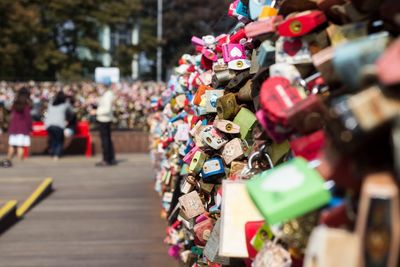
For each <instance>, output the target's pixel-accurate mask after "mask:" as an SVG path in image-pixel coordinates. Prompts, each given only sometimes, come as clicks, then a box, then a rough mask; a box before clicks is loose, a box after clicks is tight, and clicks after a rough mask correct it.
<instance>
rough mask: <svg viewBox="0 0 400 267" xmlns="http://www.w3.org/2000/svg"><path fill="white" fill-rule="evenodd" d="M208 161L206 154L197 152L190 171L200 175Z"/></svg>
mask: <svg viewBox="0 0 400 267" xmlns="http://www.w3.org/2000/svg"><path fill="white" fill-rule="evenodd" d="M206 159H207V155H206V154H205V153H204V152H202V151H197V152H196V153H194V156H193V159H192V161H191V162H190V166H189V170H190V171H191V172H193V173H199V172H200V171H201V168H202V167H203V164H204V162H205V161H206Z"/></svg>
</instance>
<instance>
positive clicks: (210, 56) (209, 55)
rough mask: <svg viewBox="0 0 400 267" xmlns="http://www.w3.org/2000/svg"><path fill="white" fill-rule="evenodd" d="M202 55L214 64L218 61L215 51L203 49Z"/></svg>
mask: <svg viewBox="0 0 400 267" xmlns="http://www.w3.org/2000/svg"><path fill="white" fill-rule="evenodd" d="M201 53H202V54H203V56H205V57H206V58H208V59H209V60H212V61H214V62H216V61H218V56H217V54H216V53H215V52H214V51H212V50H211V49H207V48H203V50H202V51H201Z"/></svg>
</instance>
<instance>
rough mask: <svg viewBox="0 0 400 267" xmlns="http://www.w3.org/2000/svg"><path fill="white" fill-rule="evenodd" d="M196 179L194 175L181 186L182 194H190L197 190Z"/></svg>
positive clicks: (189, 176) (188, 177) (187, 178)
mask: <svg viewBox="0 0 400 267" xmlns="http://www.w3.org/2000/svg"><path fill="white" fill-rule="evenodd" d="M195 184H196V178H194V176H192V175H188V176H187V177H186V179H184V180H183V182H182V184H181V192H182V193H183V194H189V193H190V192H192V191H193V190H194V188H195Z"/></svg>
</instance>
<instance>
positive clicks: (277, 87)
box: [260, 77, 302, 123]
mask: <svg viewBox="0 0 400 267" xmlns="http://www.w3.org/2000/svg"><path fill="white" fill-rule="evenodd" d="M301 100H302V96H301V95H300V93H299V91H298V89H297V88H295V87H293V86H292V85H291V84H290V82H289V81H288V80H287V79H285V78H283V77H271V78H269V79H268V80H266V81H265V82H264V83H263V85H262V88H261V92H260V104H261V106H262V108H263V110H264V111H265V112H266V115H267V116H268V118H269V119H270V120H271V121H273V122H280V123H287V118H288V110H289V109H290V108H292V107H293V106H294V105H295V104H296V103H297V102H300V101H301Z"/></svg>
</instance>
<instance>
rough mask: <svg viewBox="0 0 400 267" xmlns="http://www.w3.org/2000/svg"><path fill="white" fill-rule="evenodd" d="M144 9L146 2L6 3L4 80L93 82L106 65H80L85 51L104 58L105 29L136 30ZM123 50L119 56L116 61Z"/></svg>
mask: <svg viewBox="0 0 400 267" xmlns="http://www.w3.org/2000/svg"><path fill="white" fill-rule="evenodd" d="M141 9H142V5H141V0H118V1H111V0H102V1H100V0H51V1H50V0H2V1H0V18H1V19H0V36H1V38H0V79H6V80H28V79H35V80H54V79H62V80H69V79H82V78H84V76H85V75H87V77H89V74H91V73H92V72H93V70H94V68H95V67H96V66H98V65H100V62H99V61H98V57H97V56H91V57H90V58H85V59H84V60H82V59H80V58H79V51H80V48H82V47H85V49H86V51H88V52H89V54H90V55H97V54H98V53H101V52H103V50H102V48H101V45H100V43H99V29H100V27H102V26H103V25H109V26H111V27H113V26H114V25H118V24H128V25H133V22H134V18H136V17H137V15H138V14H140V12H141ZM121 49H122V48H121ZM121 49H119V48H118V49H116V50H115V51H113V52H115V53H116V56H118V55H119V56H120V55H121V51H120V50H121ZM122 50H123V49H122ZM132 53H133V50H132V49H128V50H124V56H126V57H127V58H131V57H132ZM112 56H114V55H112ZM118 62H121V60H117V61H116V62H115V63H118ZM125 63H127V62H125ZM129 65H130V62H129ZM123 67H124V66H123Z"/></svg>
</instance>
